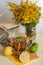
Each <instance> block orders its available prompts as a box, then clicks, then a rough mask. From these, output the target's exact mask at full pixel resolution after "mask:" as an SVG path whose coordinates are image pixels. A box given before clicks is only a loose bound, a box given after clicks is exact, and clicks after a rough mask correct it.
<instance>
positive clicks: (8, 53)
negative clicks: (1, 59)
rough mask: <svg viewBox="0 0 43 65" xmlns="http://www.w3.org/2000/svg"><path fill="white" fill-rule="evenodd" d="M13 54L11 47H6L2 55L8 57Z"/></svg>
mask: <svg viewBox="0 0 43 65" xmlns="http://www.w3.org/2000/svg"><path fill="white" fill-rule="evenodd" d="M12 54H13V48H12V47H11V46H7V47H5V48H4V55H6V56H10V55H12Z"/></svg>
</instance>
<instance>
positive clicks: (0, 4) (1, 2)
mask: <svg viewBox="0 0 43 65" xmlns="http://www.w3.org/2000/svg"><path fill="white" fill-rule="evenodd" d="M8 1H12V2H15V3H17V4H20V1H21V0H0V24H2V23H4V22H12V19H11V16H12V14H11V12H10V11H9V10H8V9H7V7H6V2H8ZM31 1H33V2H35V1H38V2H37V4H38V5H39V6H41V8H42V9H41V12H42V14H43V0H31ZM3 12H4V13H3ZM1 13H2V14H3V15H2V16H1ZM37 34H43V18H40V20H39V24H38V25H37Z"/></svg>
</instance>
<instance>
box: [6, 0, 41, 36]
mask: <svg viewBox="0 0 43 65" xmlns="http://www.w3.org/2000/svg"><path fill="white" fill-rule="evenodd" d="M7 3H8V5H9V6H10V10H11V11H12V12H13V16H14V18H15V19H16V21H17V22H18V23H20V24H22V25H24V26H25V27H26V31H27V33H26V34H27V35H30V33H32V30H33V31H34V29H35V28H34V27H35V26H36V24H37V23H38V22H39V19H40V17H41V8H40V7H39V6H37V4H36V2H34V3H33V2H31V1H28V0H26V1H25V2H23V0H21V3H20V5H17V4H15V3H13V2H7Z"/></svg>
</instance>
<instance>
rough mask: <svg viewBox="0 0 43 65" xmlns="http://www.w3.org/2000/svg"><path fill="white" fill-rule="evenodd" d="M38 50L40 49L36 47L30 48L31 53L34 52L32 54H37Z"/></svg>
mask: <svg viewBox="0 0 43 65" xmlns="http://www.w3.org/2000/svg"><path fill="white" fill-rule="evenodd" d="M37 50H38V48H36V47H35V46H31V48H30V52H32V53H35V52H37Z"/></svg>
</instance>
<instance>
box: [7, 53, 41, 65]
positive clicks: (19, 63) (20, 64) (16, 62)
mask: <svg viewBox="0 0 43 65" xmlns="http://www.w3.org/2000/svg"><path fill="white" fill-rule="evenodd" d="M8 58H9V59H10V60H11V61H12V62H13V63H14V64H16V65H25V64H29V63H31V62H33V61H35V60H38V59H39V58H40V57H39V56H38V55H37V54H36V56H35V57H34V58H32V57H31V59H30V61H28V62H27V63H22V62H20V61H19V60H18V59H17V58H16V57H15V56H8Z"/></svg>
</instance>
